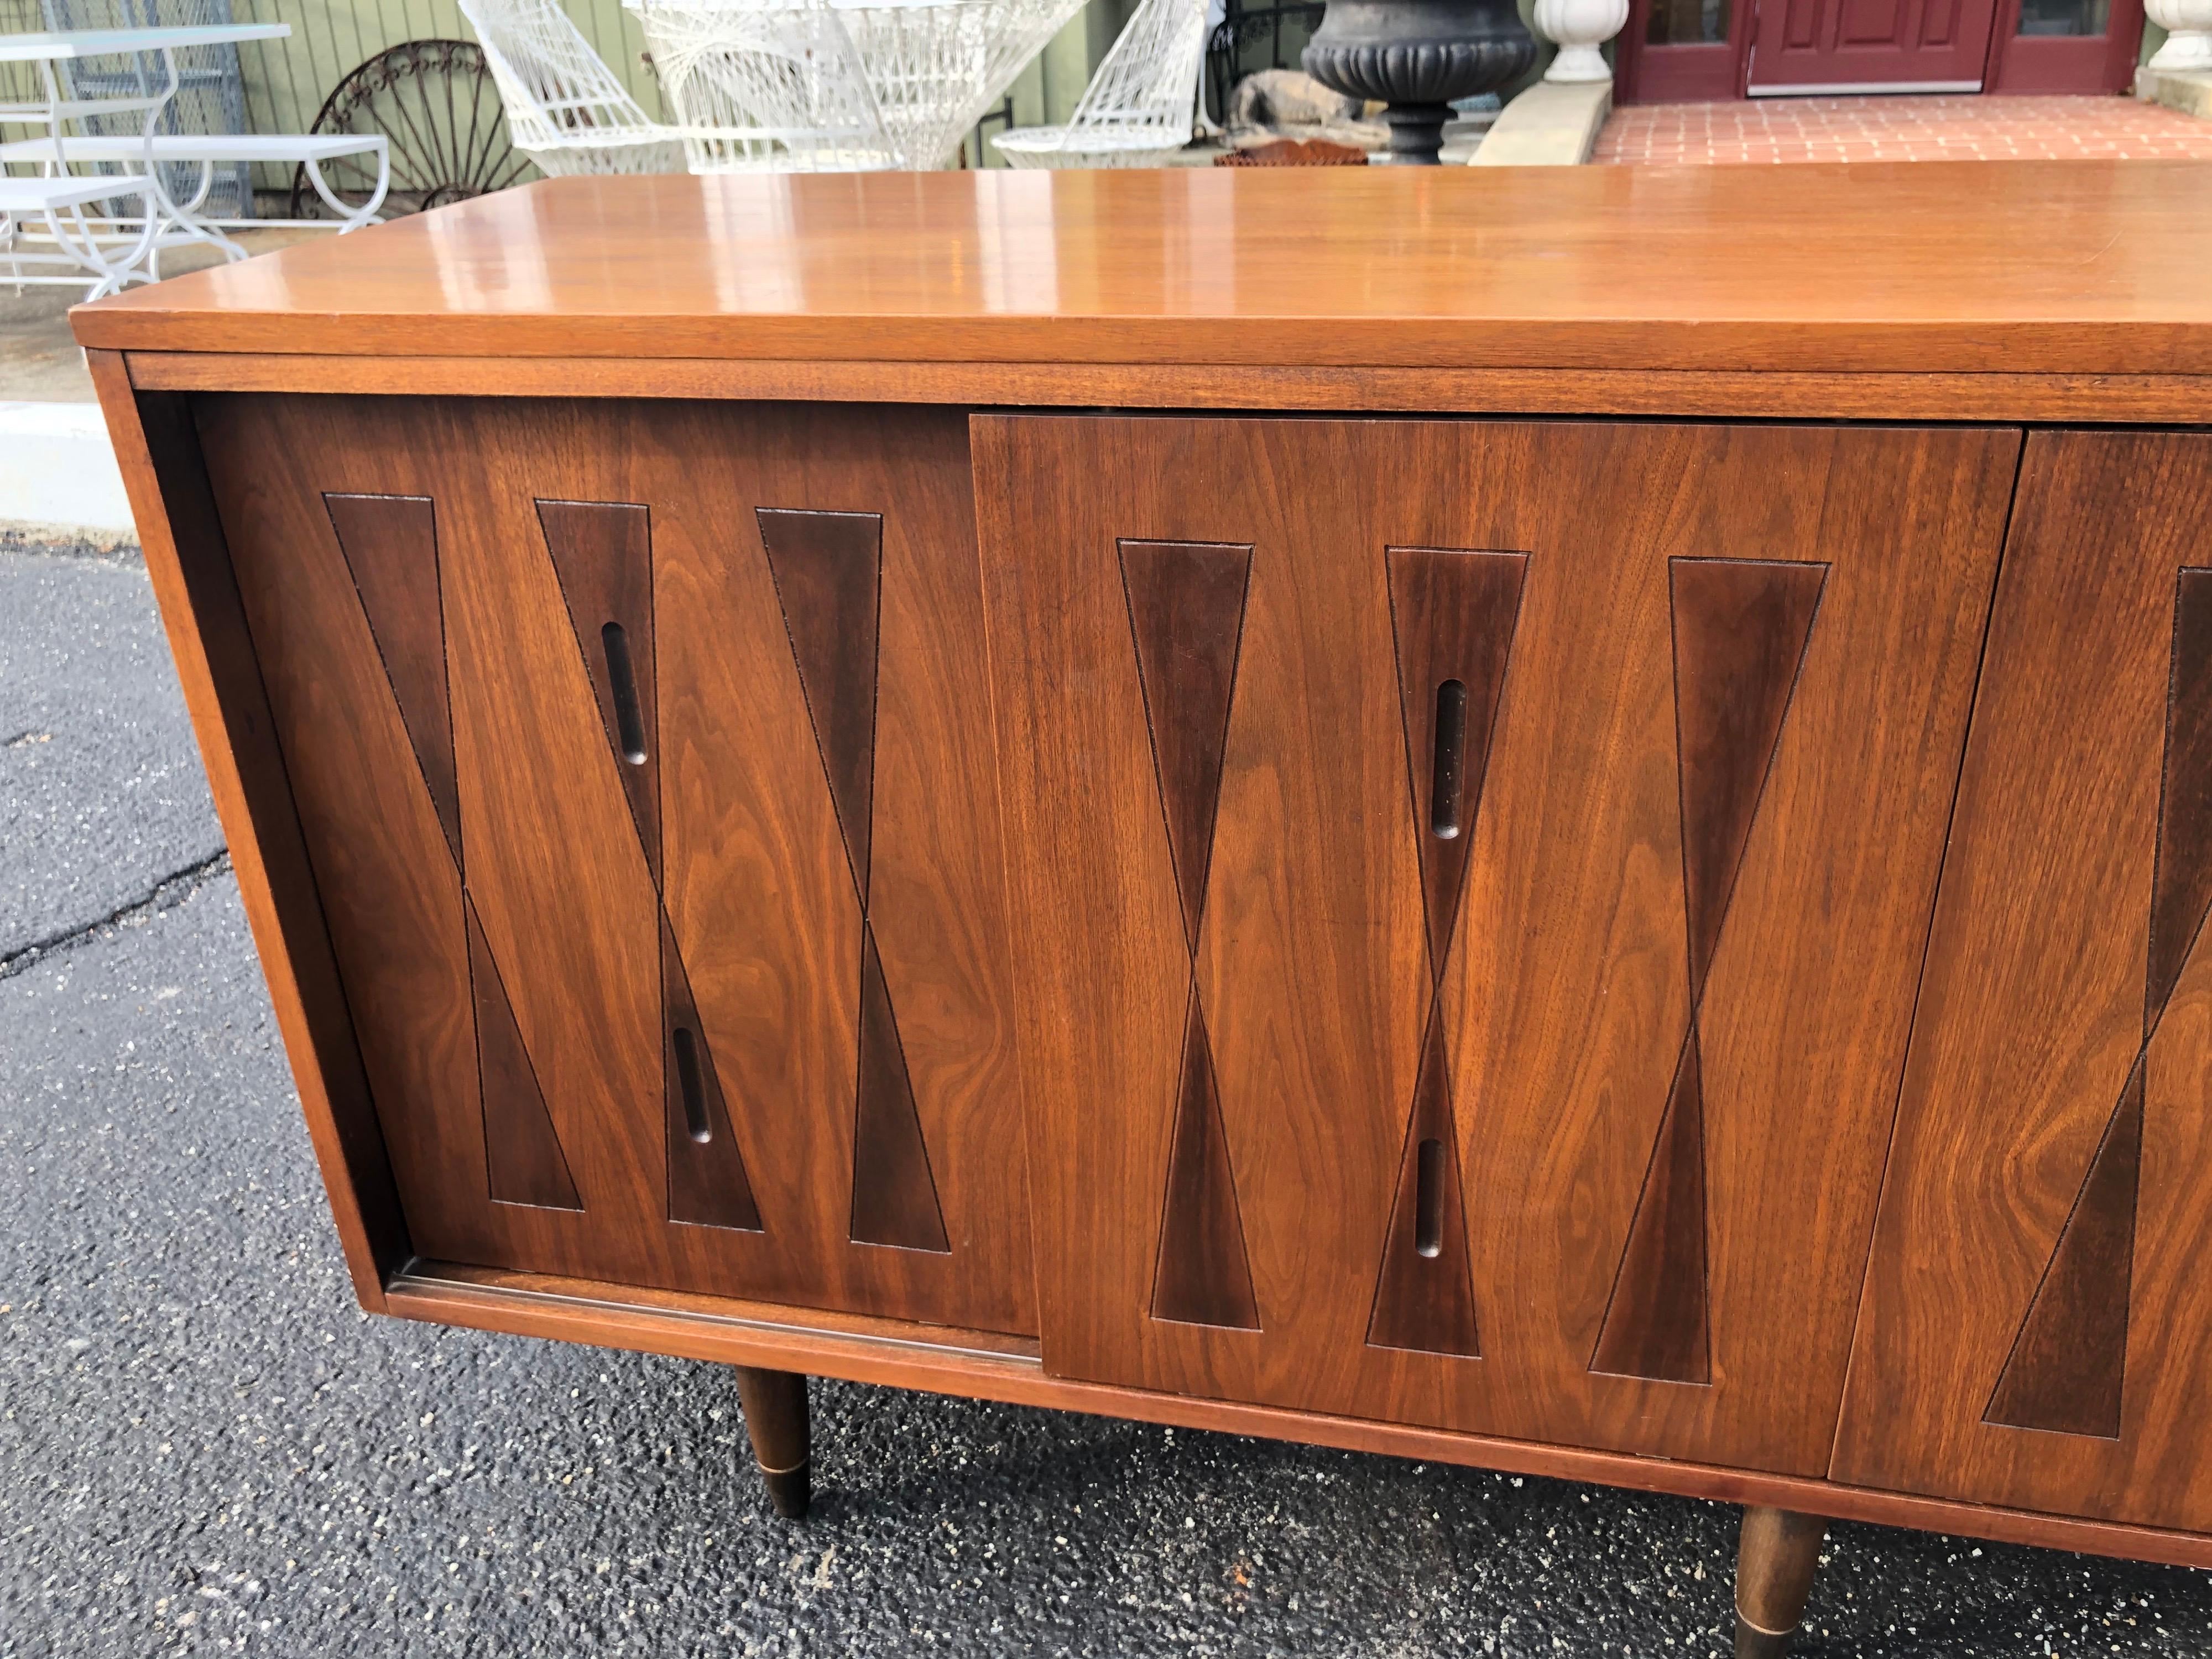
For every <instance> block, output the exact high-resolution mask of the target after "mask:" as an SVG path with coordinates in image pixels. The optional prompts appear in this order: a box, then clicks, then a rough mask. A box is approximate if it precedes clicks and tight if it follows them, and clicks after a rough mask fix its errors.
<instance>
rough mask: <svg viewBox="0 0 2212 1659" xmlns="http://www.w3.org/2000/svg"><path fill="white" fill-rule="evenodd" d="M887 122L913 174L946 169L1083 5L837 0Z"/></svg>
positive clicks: (1025, 0)
mask: <svg viewBox="0 0 2212 1659" xmlns="http://www.w3.org/2000/svg"><path fill="white" fill-rule="evenodd" d="M834 3H835V4H836V8H837V11H838V14H839V15H840V16H841V17H842V18H843V20H844V22H845V27H846V28H847V30H848V32H849V33H851V35H852V38H853V41H854V45H855V46H857V47H858V48H859V51H860V60H861V63H862V64H863V65H864V67H865V68H866V71H867V76H868V84H869V85H870V86H871V87H872V88H874V89H875V94H876V104H877V107H878V109H879V110H880V111H881V112H882V114H883V120H884V128H885V130H886V131H888V132H889V133H890V137H891V139H892V141H893V143H896V145H897V146H898V149H899V150H900V153H901V154H902V155H903V156H904V158H905V165H906V166H908V167H915V168H929V167H942V166H944V165H945V162H946V161H949V160H950V159H951V155H952V153H953V151H954V150H955V149H957V148H958V147H959V144H960V141H961V140H962V139H963V138H964V137H966V136H967V134H968V131H969V128H971V127H973V126H974V125H975V123H976V122H978V121H980V120H981V119H982V118H983V117H984V115H985V114H986V113H987V112H988V111H989V110H990V109H991V107H992V106H994V105H995V104H997V103H998V102H999V101H1000V100H1001V99H1002V98H1004V97H1005V96H1006V88H1008V87H1009V86H1011V85H1012V84H1013V81H1014V77H1015V76H1018V75H1019V74H1020V73H1021V72H1022V70H1023V68H1024V65H1026V64H1028V63H1029V61H1030V59H1031V58H1035V57H1036V55H1037V53H1039V52H1042V51H1043V50H1044V48H1045V46H1046V45H1047V43H1048V42H1049V41H1050V40H1051V39H1052V38H1053V36H1054V35H1055V34H1057V33H1060V29H1061V27H1063V26H1064V25H1066V22H1067V21H1068V20H1069V19H1070V18H1072V17H1073V16H1074V15H1076V13H1077V12H1079V11H1080V10H1082V9H1083V3H1084V0H834Z"/></svg>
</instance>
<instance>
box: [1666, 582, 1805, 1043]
mask: <svg viewBox="0 0 2212 1659" xmlns="http://www.w3.org/2000/svg"><path fill="white" fill-rule="evenodd" d="M1668 570H1669V574H1670V575H1671V577H1672V580H1673V588H1674V718H1675V743H1676V750H1677V757H1678V759H1679V762H1680V769H1681V811H1682V880H1683V887H1684V890H1685V894H1686V899H1687V906H1688V912H1689V928H1690V1000H1691V1003H1692V1006H1695V1005H1696V1003H1697V1001H1698V1000H1699V997H1700V996H1701V995H1702V994H1704V991H1705V973H1706V970H1707V969H1709V968H1710V967H1711V965H1712V959H1713V951H1714V950H1715V948H1716V947H1717V945H1718V944H1719V943H1720V935H1721V923H1722V921H1723V918H1724V917H1725V916H1726V915H1727V914H1728V902H1729V890H1730V889H1732V888H1733V887H1734V886H1735V872H1736V868H1737V866H1738V865H1739V864H1741V861H1742V859H1743V849H1744V847H1745V845H1746V844H1747V842H1749V841H1750V839H1751V821H1752V818H1753V816H1754V815H1755V814H1756V813H1757V811H1758V810H1759V794H1760V792H1761V790H1762V789H1763V788H1764V787H1765V782H1766V775H1767V771H1768V769H1769V768H1770V767H1771V764H1772V763H1773V759H1774V751H1775V748H1776V746H1777V744H1779V742H1780V741H1781V737H1782V722H1783V718H1784V715H1785V714H1788V712H1789V709H1790V694H1791V692H1792V691H1794V690H1796V684H1797V670H1798V666H1799V665H1800V664H1802V662H1803V660H1804V657H1805V647H1806V645H1807V642H1808V641H1809V640H1810V639H1811V637H1812V633H1813V617H1814V612H1815V611H1817V610H1818V609H1819V608H1820V590H1821V588H1822V587H1823V586H1825V585H1826V582H1827V579H1828V567H1827V566H1826V565H1825V564H1790V563H1778V562H1768V561H1763V560H1753V559H1673V560H1669V561H1668Z"/></svg>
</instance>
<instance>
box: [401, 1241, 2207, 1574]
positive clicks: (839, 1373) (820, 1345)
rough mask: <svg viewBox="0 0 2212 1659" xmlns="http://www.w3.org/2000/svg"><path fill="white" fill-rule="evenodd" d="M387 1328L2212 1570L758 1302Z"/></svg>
mask: <svg viewBox="0 0 2212 1659" xmlns="http://www.w3.org/2000/svg"><path fill="white" fill-rule="evenodd" d="M384 1295H385V1306H384V1310H385V1311H386V1313H389V1314H392V1315H395V1316H398V1317H399V1318H402V1319H417V1320H422V1321H424V1322H427V1323H430V1324H438V1325H459V1326H465V1327H466V1328H469V1329H471V1330H479V1331H495V1332H497V1333H499V1334H501V1335H506V1336H534V1337H544V1338H547V1339H550V1340H556V1341H566V1342H586V1343H590V1344H592V1345H593V1346H597V1347H602V1348H618V1349H621V1350H623V1351H624V1352H631V1353H653V1354H664V1355H666V1356H668V1357H670V1358H677V1359H696V1360H705V1361H709V1362H712V1363H715V1364H729V1365H753V1366H786V1367H798V1368H800V1369H802V1370H805V1371H806V1372H807V1373H809V1374H810V1375H812V1376H826V1377H834V1378H836V1380H838V1381H839V1382H844V1383H875V1384H878V1385H879V1386H882V1387H885V1388H896V1389H915V1390H918V1391H920V1392H921V1393H925V1394H942V1395H951V1396H953V1397H956V1398H961V1399H973V1400H992V1401H999V1402H1000V1403H1002V1404H1005V1405H1010V1406H1040V1407H1049V1408H1051V1409H1053V1410H1057V1411H1073V1412H1083V1413H1089V1414H1091V1415H1095V1416H1099V1417H1114V1418H1124V1419H1133V1420H1134V1421H1137V1422H1140V1423H1158V1424H1162V1425H1165V1426H1167V1427H1169V1428H1176V1429H1210V1430H1213V1431H1218V1432H1220V1433H1223V1434H1248V1435H1255V1436H1257V1437H1261V1438H1263V1439H1269V1440H1286V1441H1291V1442H1293V1443H1299V1444H1304V1445H1315V1446H1328V1447H1331V1448H1334V1449H1337V1450H1340V1451H1355V1452H1379V1453H1382V1454H1383V1455H1388V1456H1392V1457H1409V1458H1415V1459H1419V1460H1420V1461H1422V1462H1433V1463H1451V1464H1456V1465H1459V1466H1461V1467H1463V1468H1477V1469H1491V1470H1495V1471H1497V1472H1498V1473H1501V1474H1533V1475H1541V1476H1544V1477H1546V1478H1547V1479H1551V1480H1587V1481H1592V1482H1595V1483H1596V1484H1599V1485H1601V1486H1622V1487H1626V1488H1629V1489H1631V1490H1633V1491H1637V1492H1663V1493H1666V1494H1668V1495H1669V1496H1672V1497H1676V1498H1707V1499H1711V1500H1712V1501H1715V1502H1717V1503H1723V1504H1744V1505H1747V1506H1750V1507H1770V1508H1776V1509H1784V1510H1792V1511H1796V1512H1799V1513H1802V1514H1808V1515H1818V1516H1825V1517H1826V1518H1828V1519H1830V1520H1835V1521H1863V1522H1872V1523H1874V1524H1876V1525H1880V1526H1891V1527H1910V1528H1915V1529H1916V1530H1918V1531H1923V1532H1942V1533H1952V1534H1960V1535H1963V1536H1966V1537H1969V1538H1982V1539H1987V1540H1989V1541H1991V1542H1994V1543H2000V1544H2029V1545H2034V1546H2038V1547H2044V1548H2051V1549H2066V1550H2078V1551H2081V1552H2082V1553H2085V1554H2090V1555H2109V1556H2113V1557H2116V1558H2118V1559H2124V1560H2132V1561H2157V1562H2162V1563H2164V1564H2166V1565H2170V1566H2177V1567H2203V1568H2212V1539H2207V1538H2203V1537H2199V1536H2197V1534H2192V1533H2182V1532H2168V1531H2164V1530H2161V1529H2159V1528H2150V1527H2130V1526H2121V1525H2116V1524H2113V1523H2112V1522H2102V1521H2083V1520H2078V1519H2075V1518H2072V1517H2070V1516H2056V1515H2038V1514H2035V1513H2033V1512H2032V1511H2029V1510H2009V1509H1999V1508H1994V1507H1991V1506H1989V1505H1985V1504H1961V1503H1956V1502H1954V1501H1952V1500H1950V1499H1948V1498H1921V1497H1916V1496H1914V1495H1913V1494H1911V1493H1909V1492H1875V1491H1870V1490H1869V1489H1867V1488H1865V1487H1862V1486H1839V1485H1838V1484H1836V1483H1835V1482H1832V1481H1828V1480H1812V1479H1807V1478H1805V1477H1802V1476H1793V1475H1780V1474H1761V1473H1759V1472H1758V1471H1756V1470H1753V1469H1731V1468H1717V1467H1715V1466H1713V1465H1711V1464H1705V1463H1687V1462H1672V1461H1670V1460H1667V1459H1663V1458H1651V1457H1634V1456H1629V1455H1625V1454H1622V1453H1619V1452H1603V1451H1586V1450H1583V1449H1579V1448H1577V1447H1572V1446H1547V1445H1541V1444H1534V1443H1529V1442H1527V1441H1520V1440H1500V1439H1493V1438H1492V1437H1488V1436H1485V1435H1472V1434H1453V1433H1449V1432H1445V1431H1440V1430H1435V1429H1418V1428H1409V1427H1407V1426H1405V1425H1401V1424H1395V1423H1378V1422H1371V1421H1368V1420H1365V1419H1359V1418H1350V1417H1328V1416H1322V1415H1319V1414H1317V1413H1307V1412H1295V1411H1283V1410H1279V1409H1278V1408H1276V1407H1270V1406H1252V1405H1245V1404H1242V1403H1239V1402H1237V1401H1221V1400H1200V1399H1195V1398H1193V1397H1191V1396H1188V1395H1172V1394H1159V1393H1155V1392H1153V1391H1152V1390H1149V1389H1122V1388H1111V1387H1108V1386H1105V1385H1103V1384H1101V1383H1083V1382H1078V1381H1075V1380H1073V1379H1070V1378H1066V1377H1059V1376H1050V1375H1048V1373H1047V1372H1046V1371H1045V1370H1044V1369H1043V1367H1042V1364H1040V1363H1039V1362H1038V1359H1037V1353H1036V1344H1035V1343H1034V1342H1030V1341H1025V1340H1022V1339H1019V1338H1015V1337H1006V1336H1000V1335H998V1334H994V1333H992V1332H988V1331H951V1330H947V1331H945V1332H944V1333H943V1334H942V1339H941V1340H940V1341H923V1340H918V1339H917V1338H916V1336H915V1334H914V1333H913V1329H912V1328H911V1327H902V1326H900V1325H898V1324H896V1322H891V1321H888V1320H865V1319H860V1318H856V1317H853V1316H837V1315H823V1316H816V1315H812V1314H810V1313H808V1312H807V1311H806V1310H801V1309H793V1308H784V1307H771V1306H769V1305H766V1304H758V1303H732V1302H722V1301H720V1300H719V1299H717V1298H714V1297H689V1296H682V1295H678V1294H676V1293H673V1292H661V1293H656V1292H652V1291H638V1290H635V1289H634V1288H632V1287H630V1286H628V1285H595V1284H590V1283H586V1282H584V1281H581V1280H577V1279H555V1278H551V1277H549V1276H546V1275H543V1274H537V1273H503V1272H499V1271H496V1270H492V1269H486V1268H480V1267H461V1266H458V1265H456V1264H454V1263H451V1262H434V1261H412V1262H410V1263H408V1264H407V1266H406V1267H404V1269H403V1270H402V1271H400V1272H399V1273H395V1274H393V1275H392V1278H391V1279H388V1280H387V1281H386V1285H385V1291H384Z"/></svg>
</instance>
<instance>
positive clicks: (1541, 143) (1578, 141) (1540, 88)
mask: <svg viewBox="0 0 2212 1659" xmlns="http://www.w3.org/2000/svg"><path fill="white" fill-rule="evenodd" d="M1612 113H1613V83H1612V82H1609V81H1587V82H1552V81H1539V82H1537V83H1536V84H1535V85H1534V86H1533V87H1531V88H1528V90H1527V91H1526V92H1524V93H1522V94H1521V95H1520V96H1519V97H1517V98H1516V99H1515V100H1513V101H1512V102H1511V103H1510V104H1508V105H1507V106H1505V107H1504V110H1503V111H1501V112H1499V114H1498V120H1497V123H1496V124H1495V125H1493V126H1492V128H1491V129H1490V133H1489V136H1488V137H1486V138H1484V140H1483V141H1482V147H1481V148H1480V149H1478V150H1476V151H1475V153H1474V160H1473V161H1470V162H1468V166H1470V167H1580V166H1582V165H1583V162H1585V161H1589V158H1590V152H1591V151H1592V150H1593V149H1595V148H1596V147H1597V136H1598V134H1599V133H1601V132H1602V131H1604V130H1605V122H1606V118H1607V116H1608V115H1611V114H1612Z"/></svg>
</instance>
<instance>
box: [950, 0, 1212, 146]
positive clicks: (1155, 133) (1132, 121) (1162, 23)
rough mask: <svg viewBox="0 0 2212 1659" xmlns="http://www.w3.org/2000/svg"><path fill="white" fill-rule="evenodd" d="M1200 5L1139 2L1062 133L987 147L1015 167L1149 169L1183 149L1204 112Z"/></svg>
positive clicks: (1201, 1)
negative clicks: (992, 148)
mask: <svg viewBox="0 0 2212 1659" xmlns="http://www.w3.org/2000/svg"><path fill="white" fill-rule="evenodd" d="M1206 6H1207V0H1144V3H1142V4H1141V5H1139V7H1138V8H1137V9H1136V10H1135V12H1134V13H1133V14H1132V15H1131V16H1130V18H1129V21H1128V22H1127V24H1125V25H1124V26H1123V27H1122V29H1121V34H1120V35H1119V37H1117V38H1116V39H1115V42H1114V45H1113V47H1112V49H1111V50H1109V52H1107V54H1106V57H1105V60H1104V61H1103V63H1101V64H1099V65H1098V71H1097V74H1095V75H1093V76H1091V84H1090V85H1089V86H1087V87H1085V88H1084V89H1083V97H1082V100H1081V101H1080V102H1079V103H1078V104H1077V105H1076V106H1075V113H1074V115H1073V117H1071V118H1069V120H1068V123H1067V125H1066V126H1054V127H1019V128H1017V129H1015V130H1014V131H1012V132H1004V133H1000V135H999V136H998V137H995V138H994V139H992V140H991V143H992V144H993V146H994V148H996V149H997V150H998V152H999V154H1000V155H1003V156H1005V157H1006V160H1007V161H1009V162H1011V163H1012V165H1013V166H1015V167H1154V166H1157V165H1158V163H1159V162H1160V161H1162V160H1163V159H1164V158H1165V157H1167V156H1169V155H1173V154H1174V153H1175V152H1176V150H1179V149H1182V147H1183V146H1184V145H1185V144H1188V143H1189V142H1190V139H1191V133H1192V131H1193V130H1194V128H1195V127H1196V126H1197V125H1198V123H1199V119H1200V110H1201V109H1202V108H1203V107H1204V105H1203V104H1202V102H1201V94H1202V92H1203V88H1204V81H1203V78H1202V77H1203V76H1204V74H1205V69H1206Z"/></svg>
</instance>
